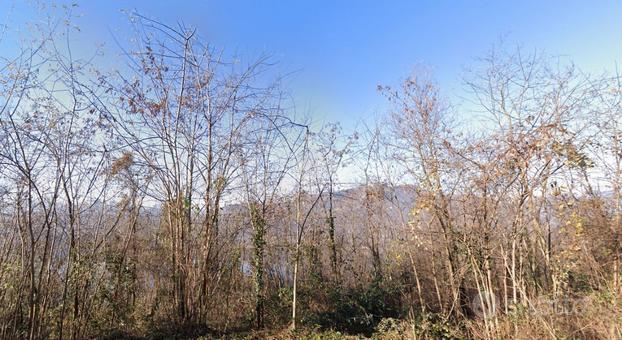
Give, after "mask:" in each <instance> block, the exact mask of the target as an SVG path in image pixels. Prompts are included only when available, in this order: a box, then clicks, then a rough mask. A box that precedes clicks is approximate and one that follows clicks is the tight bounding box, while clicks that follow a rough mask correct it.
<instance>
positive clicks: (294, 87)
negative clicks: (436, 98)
mask: <svg viewBox="0 0 622 340" xmlns="http://www.w3.org/2000/svg"><path fill="white" fill-rule="evenodd" d="M76 2H77V3H78V4H79V8H78V10H77V11H76V13H80V14H82V15H83V16H82V17H81V18H80V19H79V21H78V24H79V25H80V27H81V29H82V32H83V33H82V34H83V36H86V37H88V39H86V40H84V41H83V42H82V43H81V44H83V45H84V48H88V45H89V44H92V43H93V42H96V41H100V42H103V41H108V42H109V46H113V45H114V44H111V43H110V42H111V41H112V40H111V32H114V34H115V35H117V36H119V37H121V38H125V37H124V34H126V33H127V32H128V30H127V27H128V24H127V18H126V16H124V15H123V14H121V10H122V9H130V10H138V11H139V12H141V13H142V14H145V15H147V16H150V17H154V18H157V19H159V20H161V21H164V22H167V23H173V24H174V23H176V22H183V23H184V24H185V25H187V26H194V27H196V28H198V30H199V33H200V34H201V35H202V36H203V37H205V38H206V39H207V40H209V41H210V42H211V43H213V44H215V45H216V46H219V47H223V48H226V49H227V50H229V51H232V52H236V53H238V54H240V55H242V56H245V57H248V58H249V59H252V58H253V57H255V56H258V55H260V54H262V53H270V54H272V55H273V56H274V60H276V61H278V62H279V65H278V66H277V67H276V72H279V73H289V72H294V71H295V74H294V75H293V76H291V77H290V78H289V79H290V81H289V82H288V83H287V87H288V90H289V91H291V93H292V94H293V95H294V96H295V99H296V102H297V106H298V109H299V111H305V112H308V113H309V114H311V115H312V116H313V117H315V118H317V119H318V120H339V121H342V122H343V123H344V125H346V127H351V126H353V125H354V124H355V123H356V122H358V121H359V120H360V119H368V120H369V119H371V118H373V116H374V114H375V113H378V112H381V111H383V109H384V107H385V106H386V104H385V101H384V99H383V98H382V97H381V96H380V95H379V94H378V93H377V91H376V86H377V85H378V84H389V85H394V84H398V83H399V81H400V80H402V79H403V78H405V77H406V76H407V75H408V74H409V72H410V71H411V70H412V69H413V67H414V66H416V65H418V64H425V65H428V66H429V67H431V69H432V70H433V72H434V75H435V77H436V79H437V81H438V82H439V83H440V85H441V87H442V89H443V91H444V93H445V94H446V95H447V96H450V97H451V96H454V95H456V94H457V93H459V92H460V89H461V76H462V75H463V71H464V69H465V68H466V67H467V66H469V65H471V64H472V63H473V61H474V59H475V58H477V57H479V56H483V55H484V54H486V52H487V51H489V50H490V48H491V47H492V45H493V44H495V43H498V42H499V40H500V39H501V38H503V39H504V40H505V45H507V46H510V47H513V46H515V45H516V44H521V45H522V46H523V47H524V48H527V49H531V50H533V49H539V50H544V51H545V52H547V53H549V54H554V55H564V56H569V57H570V58H571V59H573V60H574V61H575V62H576V64H577V65H579V66H580V67H582V68H583V69H586V70H588V71H591V72H599V71H602V70H603V69H612V68H613V67H614V65H615V64H614V63H615V61H616V60H618V61H620V60H622V35H621V33H622V18H621V15H622V1H587V0H586V1H512V2H511V1H449V0H447V1H440V0H437V1H432V0H430V1H414V0H412V1H337V0H333V1H319V0H315V1H277V0H273V1H260V0H256V1H252V0H248V1H233V0H228V1H226V0H221V1H216V0H209V1H180V0H178V1H155V0H151V1H104V0H102V1H76ZM11 8H13V9H11ZM35 16H36V12H35V11H34V10H32V7H29V6H26V5H23V4H21V3H20V2H19V1H15V2H13V1H10V0H2V1H1V2H0V19H1V20H4V22H8V23H9V24H11V23H13V24H17V25H18V26H19V24H20V23H23V22H24V21H25V20H28V19H31V18H34V17H35ZM5 48H6V47H5ZM0 52H1V50H0Z"/></svg>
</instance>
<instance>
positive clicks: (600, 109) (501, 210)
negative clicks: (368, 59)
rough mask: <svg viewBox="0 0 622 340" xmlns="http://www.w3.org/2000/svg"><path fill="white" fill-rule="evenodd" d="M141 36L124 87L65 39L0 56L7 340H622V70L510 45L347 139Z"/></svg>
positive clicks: (239, 68)
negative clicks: (460, 87)
mask: <svg viewBox="0 0 622 340" xmlns="http://www.w3.org/2000/svg"><path fill="white" fill-rule="evenodd" d="M59 22H63V21H59ZM132 22H133V23H134V25H135V27H136V31H135V37H134V38H135V39H134V40H133V42H134V45H133V47H132V49H128V50H127V51H125V52H124V54H125V59H124V60H125V61H126V62H127V63H126V64H125V65H122V66H120V67H118V69H116V70H108V69H104V68H102V67H98V64H97V63H96V62H95V61H94V60H97V58H94V59H90V58H77V57H74V54H73V53H71V52H72V48H73V47H72V46H71V43H70V41H71V40H70V39H67V35H68V34H75V33H72V32H73V31H72V28H71V26H70V25H69V24H68V25H67V26H63V25H57V26H55V25H50V27H56V28H54V29H52V30H43V31H41V32H43V33H42V34H41V39H39V40H36V41H29V42H24V44H23V46H21V47H22V49H21V52H20V53H19V55H17V56H15V57H8V56H4V58H3V59H2V65H1V66H0V87H1V90H0V338H7V339H13V338H29V339H38V338H70V339H82V338H93V337H95V338H105V337H108V338H117V337H138V338H141V337H147V338H149V337H153V338H159V337H164V338H166V337H175V336H177V337H199V336H205V337H217V336H232V337H233V336H249V337H253V336H255V337H264V336H265V337H270V336H271V337H274V338H282V337H291V338H295V337H307V336H308V337H314V336H315V337H320V336H323V337H333V338H339V337H346V336H348V335H351V336H352V335H356V336H373V337H378V338H384V337H386V338H416V337H421V338H428V337H429V338H439V337H445V338H479V337H485V338H506V337H521V338H538V337H547V338H566V337H588V338H620V337H622V294H621V289H622V282H621V280H622V278H621V277H620V274H621V268H620V267H621V265H622V263H620V261H621V260H622V259H621V258H620V255H621V252H622V249H621V243H620V242H621V241H622V240H621V236H622V207H621V206H620V203H621V195H622V149H621V148H622V141H621V138H622V126H620V123H621V120H620V118H622V83H621V81H622V77H620V75H618V74H603V75H589V74H585V73H583V72H581V71H580V70H578V69H577V68H575V67H574V66H573V65H572V64H570V63H565V62H563V60H562V61H560V60H558V59H554V58H549V57H546V56H543V55H538V54H532V55H523V54H521V53H520V51H516V52H515V53H506V52H504V51H501V52H499V51H495V53H491V54H490V56H488V57H486V58H483V59H481V60H480V61H479V62H478V63H476V65H475V67H474V70H473V71H472V72H471V73H470V74H469V76H468V77H467V80H468V81H467V83H466V86H467V88H468V89H469V101H468V103H467V104H463V105H460V106H453V105H451V103H449V102H448V101H447V100H445V99H443V96H442V95H441V94H440V92H439V89H438V88H437V86H436V85H435V84H434V82H433V81H432V80H431V77H430V76H429V75H428V74H427V73H426V72H425V71H423V70H419V71H417V72H415V73H413V74H412V75H411V76H410V77H408V78H407V79H406V80H405V81H404V82H403V84H402V85H401V86H400V87H398V88H392V87H379V92H380V94H381V95H384V96H386V98H387V100H388V101H389V102H390V103H391V107H392V108H393V109H392V110H391V111H390V112H387V113H386V115H385V116H383V117H379V118H378V122H377V124H375V125H371V126H366V127H365V128H363V129H361V131H358V132H357V133H351V134H346V133H344V132H343V131H342V129H341V128H340V127H339V125H338V124H326V125H324V126H322V127H319V128H318V127H317V124H315V123H314V122H311V121H309V120H307V119H303V118H301V117H299V116H296V115H295V114H294V113H295V111H294V109H293V107H294V106H293V105H292V104H291V103H290V102H289V101H288V99H287V98H288V96H287V95H286V93H285V92H284V89H283V88H282V87H281V86H280V84H279V81H278V80H279V79H278V78H277V77H272V76H271V74H272V72H271V66H270V65H271V64H270V60H269V59H260V60H257V61H256V62H253V63H249V64H246V63H243V62H239V61H237V60H236V59H235V58H231V59H230V60H228V59H227V57H226V56H227V54H226V53H223V52H222V51H220V50H218V49H215V48H213V47H212V46H209V45H206V44H204V43H203V42H202V41H201V39H200V35H199V34H198V33H197V32H195V31H193V30H186V29H184V28H180V29H173V28H171V27H169V26H166V25H164V24H161V23H158V22H155V21H152V20H150V19H147V18H144V17H141V16H139V15H134V16H132ZM467 111H468V112H470V114H467ZM473 112H475V114H473ZM465 117H469V120H470V121H468V122H460V120H461V119H462V120H465V119H466V118H465ZM346 181H347V182H348V183H345V182H346ZM352 181H355V182H354V183H351V182H352Z"/></svg>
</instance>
